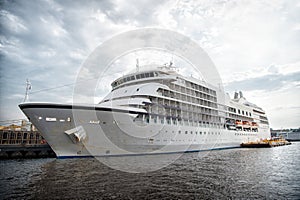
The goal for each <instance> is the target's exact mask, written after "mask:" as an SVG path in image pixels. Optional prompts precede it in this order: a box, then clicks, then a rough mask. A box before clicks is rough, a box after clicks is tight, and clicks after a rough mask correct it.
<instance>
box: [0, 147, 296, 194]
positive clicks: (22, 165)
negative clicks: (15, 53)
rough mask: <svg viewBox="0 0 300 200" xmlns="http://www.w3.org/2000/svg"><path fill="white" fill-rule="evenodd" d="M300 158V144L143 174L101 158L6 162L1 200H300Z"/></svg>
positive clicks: (217, 155) (190, 157)
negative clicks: (89, 199) (110, 165)
mask: <svg viewBox="0 0 300 200" xmlns="http://www.w3.org/2000/svg"><path fill="white" fill-rule="evenodd" d="M159 156H161V157H160V158H161V159H167V157H166V155H158V157H159ZM299 156H300V143H293V145H290V146H284V147H276V148H267V149H231V150H223V151H211V152H209V153H207V152H206V153H205V156H203V155H201V154H198V153H189V154H184V155H183V156H181V158H180V159H178V160H176V161H175V162H174V163H172V164H171V165H169V166H167V167H165V168H163V169H160V170H158V171H153V172H148V173H138V174H136V173H126V172H121V171H118V170H114V169H111V168H109V167H107V166H106V165H104V164H101V163H100V162H99V161H98V160H96V159H63V160H57V159H26V160H25V159H24V160H3V161H1V163H0V165H1V175H0V176H1V177H0V178H1V186H2V187H0V194H1V196H0V199H12V198H13V199H15V198H18V199H32V198H34V199H45V198H47V199H51V198H58V199H61V198H67V199H69V198H72V199H74V198H80V199H83V198H97V199H254V198H255V199H256V198H258V199H266V198H270V199H273V198H274V199H299V197H300V187H299V183H300V157H299ZM153 164H155V163H153Z"/></svg>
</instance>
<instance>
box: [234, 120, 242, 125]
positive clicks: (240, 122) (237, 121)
mask: <svg viewBox="0 0 300 200" xmlns="http://www.w3.org/2000/svg"><path fill="white" fill-rule="evenodd" d="M235 125H236V127H242V125H243V123H242V121H240V120H236V121H235Z"/></svg>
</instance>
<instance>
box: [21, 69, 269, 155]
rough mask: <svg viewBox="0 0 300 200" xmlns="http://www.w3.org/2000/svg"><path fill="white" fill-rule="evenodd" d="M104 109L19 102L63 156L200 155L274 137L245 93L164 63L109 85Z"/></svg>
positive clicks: (50, 143) (259, 111) (261, 115)
mask: <svg viewBox="0 0 300 200" xmlns="http://www.w3.org/2000/svg"><path fill="white" fill-rule="evenodd" d="M111 86H112V90H111V92H110V93H109V94H108V95H107V96H106V97H105V98H104V99H103V100H102V101H101V102H100V103H99V104H58V103H31V102H28V103H22V104H20V105H19V107H20V108H21V110H22V111H23V112H24V113H25V115H26V116H27V117H28V119H29V120H30V121H31V122H32V123H33V124H34V126H35V127H37V129H38V130H39V131H40V132H41V134H42V135H43V137H44V138H45V139H46V140H47V142H48V144H49V145H50V146H51V148H52V149H53V151H54V152H55V153H56V156H57V157H58V158H68V157H86V156H120V155H144V154H161V153H178V152H195V151H205V150H212V149H226V148H236V147H239V146H240V144H241V143H243V142H251V141H257V140H259V139H262V138H270V129H269V124H268V118H267V116H266V113H265V111H264V110H263V109H262V108H260V107H258V106H256V105H255V104H253V103H250V102H248V101H247V100H246V98H245V97H243V94H242V92H239V93H237V92H236V93H235V94H234V98H233V99H231V98H230V97H229V95H228V94H225V93H224V92H223V90H221V89H220V88H219V87H216V86H213V85H210V84H209V83H207V82H205V81H204V80H200V79H196V78H193V77H186V76H183V75H181V74H180V73H178V72H177V70H176V69H175V67H173V66H172V65H171V64H170V65H164V66H159V67H153V68H152V69H151V70H144V71H136V72H134V73H130V74H128V75H125V76H122V77H120V78H118V79H116V80H115V81H113V82H112V84H111Z"/></svg>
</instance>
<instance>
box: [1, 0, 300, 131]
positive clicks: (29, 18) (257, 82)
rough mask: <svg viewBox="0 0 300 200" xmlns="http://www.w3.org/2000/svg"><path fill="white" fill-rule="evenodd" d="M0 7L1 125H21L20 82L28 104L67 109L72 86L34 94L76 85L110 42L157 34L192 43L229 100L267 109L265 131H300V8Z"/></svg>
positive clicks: (240, 3) (205, 2)
mask: <svg viewBox="0 0 300 200" xmlns="http://www.w3.org/2000/svg"><path fill="white" fill-rule="evenodd" d="M0 6H1V11H0V17H1V18H0V22H1V25H0V67H1V68H0V70H1V71H0V84H1V85H0V95H1V100H0V109H1V115H0V120H7V119H20V118H24V115H23V114H22V112H21V111H20V110H19V108H18V106H17V105H18V104H19V103H20V102H22V101H23V98H24V93H25V82H26V78H29V79H30V81H31V84H32V90H31V92H32V94H31V95H30V100H31V101H47V102H62V103H67V102H71V101H72V92H73V87H72V85H71V86H69V87H60V88H58V89H55V90H45V91H43V92H37V91H39V90H42V89H45V88H53V87H59V86H61V85H65V84H71V83H74V81H75V80H76V76H77V73H78V72H79V70H80V66H81V64H82V63H83V61H84V60H85V59H86V58H87V56H88V55H89V54H90V53H91V52H92V51H93V50H94V49H95V48H96V47H97V46H98V45H100V44H101V43H102V42H104V41H106V40H107V39H109V38H111V37H112V36H113V35H116V34H118V33H121V32H124V31H128V30H133V29H136V28H143V27H158V28H165V29H169V30H173V31H177V32H179V33H182V34H184V35H186V36H188V37H190V38H191V39H192V40H194V41H196V42H197V43H198V44H199V46H201V47H202V48H203V49H204V50H205V51H206V52H207V53H208V55H209V56H210V58H211V59H212V60H213V62H214V63H215V65H216V67H217V69H218V70H219V73H220V75H221V78H222V80H223V82H224V85H225V89H226V90H227V91H228V92H229V93H230V94H231V96H232V94H233V92H234V91H239V90H242V91H243V93H244V96H245V97H246V98H247V99H248V100H249V101H251V102H253V103H255V104H257V105H258V106H261V107H263V108H264V109H265V110H266V112H267V114H268V116H269V120H270V124H271V127H273V128H291V127H294V128H296V127H300V37H299V36H300V1H296V0H251V1H249V0H198V1H187V0H186V1H179V0H178V1H175V0H170V1H153V0H149V1H144V0H136V1H128V0H126V1H125V0H117V1H79V0H78V1H76V0H75V1H73V0H72V1H71V0H70V1H68V0H64V1H51V0H47V1H46V0H45V1H42V0H39V1H33V0H28V1H21V0H19V1H5V0H0ZM134 62H135V61H134ZM165 62H168V60H166V61H165ZM175 64H176V63H175ZM107 85H108V86H107V90H109V89H110V88H109V84H107ZM101 92H102V93H101ZM106 92H107V91H105V90H103V91H100V93H99V97H102V96H104V95H105V93H106Z"/></svg>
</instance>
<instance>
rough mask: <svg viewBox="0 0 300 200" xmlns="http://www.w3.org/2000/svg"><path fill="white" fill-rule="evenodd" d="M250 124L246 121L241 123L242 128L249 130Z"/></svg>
mask: <svg viewBox="0 0 300 200" xmlns="http://www.w3.org/2000/svg"><path fill="white" fill-rule="evenodd" d="M250 126H251V124H250V122H248V121H243V127H244V128H250Z"/></svg>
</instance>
